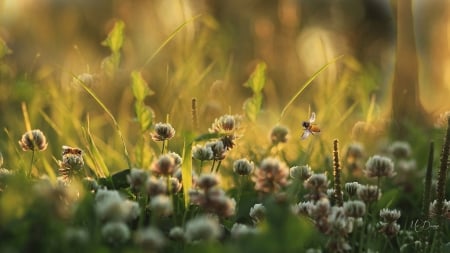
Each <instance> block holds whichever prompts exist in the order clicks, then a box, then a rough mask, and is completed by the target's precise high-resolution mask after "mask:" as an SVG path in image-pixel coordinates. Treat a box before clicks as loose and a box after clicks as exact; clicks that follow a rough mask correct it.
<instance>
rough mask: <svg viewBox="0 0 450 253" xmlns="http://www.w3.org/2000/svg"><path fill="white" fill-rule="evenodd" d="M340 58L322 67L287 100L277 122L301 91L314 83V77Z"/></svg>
mask: <svg viewBox="0 0 450 253" xmlns="http://www.w3.org/2000/svg"><path fill="white" fill-rule="evenodd" d="M341 57H343V55H341V56H338V57H336V58H334V59H333V60H332V61H330V62H328V63H327V64H325V65H323V66H322V67H321V68H320V69H319V70H317V71H316V72H315V73H314V74H313V75H312V76H311V77H310V78H309V79H308V80H306V82H305V84H303V86H302V87H301V88H300V90H299V91H297V93H295V95H294V96H293V97H292V98H291V100H289V102H288V103H287V104H286V106H285V107H284V108H283V110H282V111H281V114H280V119H279V121H281V119H282V118H283V116H284V114H285V113H286V110H287V109H288V108H289V106H290V105H291V104H292V103H294V101H295V100H296V99H297V98H298V97H299V96H300V95H301V94H302V93H303V91H304V90H305V89H306V88H307V87H308V86H309V85H310V84H311V83H312V81H314V79H316V77H317V76H318V75H320V73H322V72H323V71H324V70H325V69H327V68H328V67H329V66H330V65H331V64H334V63H335V62H336V61H338V60H339V59H340V58H341Z"/></svg>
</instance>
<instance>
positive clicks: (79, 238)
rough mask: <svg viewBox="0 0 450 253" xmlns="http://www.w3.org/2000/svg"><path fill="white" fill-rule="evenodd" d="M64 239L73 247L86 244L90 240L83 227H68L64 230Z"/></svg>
mask: <svg viewBox="0 0 450 253" xmlns="http://www.w3.org/2000/svg"><path fill="white" fill-rule="evenodd" d="M64 239H65V241H66V242H67V243H68V244H69V245H70V246H72V247H77V246H80V245H83V246H84V245H87V243H88V242H89V234H88V232H87V231H86V230H85V229H83V228H68V229H67V230H66V231H65V232H64Z"/></svg>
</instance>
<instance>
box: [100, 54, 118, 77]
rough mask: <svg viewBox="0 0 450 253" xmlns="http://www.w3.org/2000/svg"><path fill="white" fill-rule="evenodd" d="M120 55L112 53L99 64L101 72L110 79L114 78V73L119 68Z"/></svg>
mask: <svg viewBox="0 0 450 253" xmlns="http://www.w3.org/2000/svg"><path fill="white" fill-rule="evenodd" d="M119 63H120V53H113V54H111V55H110V56H108V57H105V58H104V59H103V61H102V62H101V64H100V67H101V69H102V70H103V72H104V73H105V74H106V75H107V76H108V77H110V78H112V77H114V73H115V72H116V70H117V68H119Z"/></svg>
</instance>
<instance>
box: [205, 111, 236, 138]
mask: <svg viewBox="0 0 450 253" xmlns="http://www.w3.org/2000/svg"><path fill="white" fill-rule="evenodd" d="M240 121H241V117H240V116H233V115H223V116H221V117H219V118H218V119H215V120H214V123H213V124H212V126H211V128H210V129H208V130H209V132H210V133H223V134H229V133H232V132H235V131H236V130H238V129H239V127H240Z"/></svg>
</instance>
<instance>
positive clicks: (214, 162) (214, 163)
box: [211, 159, 216, 173]
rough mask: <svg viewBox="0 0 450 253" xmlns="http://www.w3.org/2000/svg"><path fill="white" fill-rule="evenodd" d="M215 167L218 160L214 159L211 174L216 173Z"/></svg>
mask: <svg viewBox="0 0 450 253" xmlns="http://www.w3.org/2000/svg"><path fill="white" fill-rule="evenodd" d="M214 165H216V159H213V163H212V165H211V173H213V172H214Z"/></svg>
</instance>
